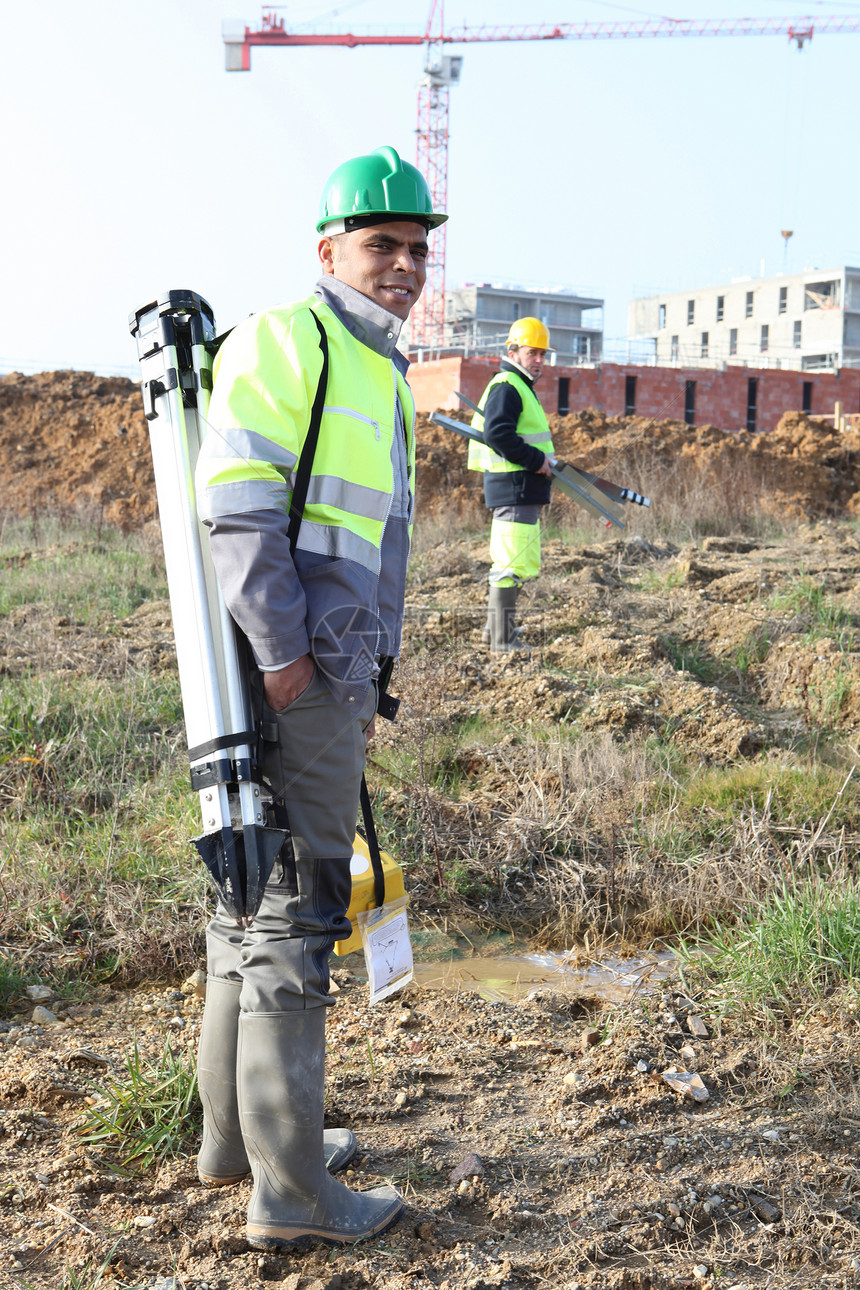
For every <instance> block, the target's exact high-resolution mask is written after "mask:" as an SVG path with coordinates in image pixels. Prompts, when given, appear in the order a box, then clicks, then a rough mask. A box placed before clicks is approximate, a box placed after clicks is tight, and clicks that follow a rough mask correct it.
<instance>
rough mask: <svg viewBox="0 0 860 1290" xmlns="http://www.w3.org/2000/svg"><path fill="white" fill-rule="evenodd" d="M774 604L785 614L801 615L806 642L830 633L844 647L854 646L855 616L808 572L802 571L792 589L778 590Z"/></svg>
mask: <svg viewBox="0 0 860 1290" xmlns="http://www.w3.org/2000/svg"><path fill="white" fill-rule="evenodd" d="M771 605H772V607H773V608H774V609H776V610H780V611H782V612H783V613H785V612H788V613H791V614H795V615H798V616H800V617H801V619H802V621H803V625H804V626H805V632H804V635H803V639H804V640H805V641H807V642H812V641H816V640H820V639H821V638H822V637H824V636H829V637H832V638H833V639H835V640H836V641H837V643H838V644H839V645H840V646H841V647H842V648H851V647H852V644H853V639H852V638H853V633H852V632H851V626H852V619H851V616H850V615H849V614H848V613H847V612H846V610H845V609H843V608H842V607H841V606H840V605H837V604H835V602H834V601H833V599H832V597H830V596H829V595H828V594H827V592H826V591H825V589H824V588H823V587H822V586H821V585H820V584H819V583H817V582H815V580H814V579H813V578H810V577H809V576H808V575H807V574H802V575H801V576H800V578H798V580H797V582H796V583H795V584H794V586H792V587H791V588H790V589H789V590H788V591H781V592H777V593H775V594H774V595H773V596H772V597H771Z"/></svg>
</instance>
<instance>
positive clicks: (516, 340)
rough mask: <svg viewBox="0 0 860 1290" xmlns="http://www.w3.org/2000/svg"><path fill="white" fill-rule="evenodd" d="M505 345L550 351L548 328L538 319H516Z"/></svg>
mask: <svg viewBox="0 0 860 1290" xmlns="http://www.w3.org/2000/svg"><path fill="white" fill-rule="evenodd" d="M505 344H507V345H528V346H529V347H530V348H531V349H551V348H552V347H551V345H550V343H549V328H548V327H546V326H545V325H544V323H542V322H541V320H540V318H518V319H517V321H516V322H515V323H512V324H511V330H510V331H509V332H508V339H507V341H506V342H505Z"/></svg>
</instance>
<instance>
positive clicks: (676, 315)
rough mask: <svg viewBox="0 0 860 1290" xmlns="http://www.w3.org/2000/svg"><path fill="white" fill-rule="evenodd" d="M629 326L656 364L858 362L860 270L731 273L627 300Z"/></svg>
mask: <svg viewBox="0 0 860 1290" xmlns="http://www.w3.org/2000/svg"><path fill="white" fill-rule="evenodd" d="M628 331H629V334H630V336H631V338H635V339H637V340H643V339H645V340H648V341H650V342H651V343H652V344H653V346H654V361H655V362H657V363H659V364H660V365H661V366H673V367H689V366H695V367H702V366H707V367H713V368H721V367H722V366H724V365H732V366H745V367H756V368H765V369H771V368H785V367H787V368H798V369H800V370H801V371H805V372H822V371H836V370H838V369H839V368H841V367H851V366H860V269H854V268H849V267H848V266H846V265H842V266H840V267H839V268H836V269H826V270H825V269H809V270H807V272H805V273H794V274H777V275H776V276H775V277H771V278H735V279H734V280H733V281H732V282H728V283H725V284H723V285H721V286H716V287H701V288H696V289H694V290H687V291H672V292H665V293H663V294H661V295H654V296H644V297H641V298H639V299H636V300H632V301H631V302H630V311H629V324H628Z"/></svg>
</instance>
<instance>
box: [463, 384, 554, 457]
mask: <svg viewBox="0 0 860 1290" xmlns="http://www.w3.org/2000/svg"><path fill="white" fill-rule="evenodd" d="M503 382H506V383H507V384H508V385H512V386H513V387H514V389H515V390H516V391H517V393H518V394H519V396H520V398H521V399H522V402H523V410H522V412H521V413H520V415H519V418H518V419H517V434H518V435H519V436H520V438H521V439H523V440H524V441H525V442H526V443H528V444H531V446H532V447H534V448H539V449H540V451H541V452H543V453H546V455H547V456H552V455H553V452H554V449H553V446H552V434H551V432H550V428H549V422H548V421H547V419H546V413H545V412H544V410H543V408H542V407H541V405H540V402H539V400H538V397H537V395H536V394H535V392H534V390H533V389H531V387H530V386H529V385H528V384H527V383H526V381H524V380H523V378H522V377H521V376H520V375H519V374H518V373H517V372H497V373H496V375H495V376H494V377H493V379H492V380H491V381H490V383H489V385H488V386H487V388H486V389H485V390H484V393H483V394H482V395H481V401H480V403H479V405H478V406H479V407H480V408H481V409H482V410H483V409H484V408H485V407H486V406H487V399H488V397H489V394H490V390H492V388H493V387H494V386H495V385H501V384H502V383H503ZM472 427H473V428H474V429H475V430H480V431H481V433H483V430H484V418H483V417H482V416H478V414H477V412H476V413H475V415H474V416H473V417H472ZM469 469H470V470H489V471H491V472H492V473H494V474H501V473H502V472H504V471H515V470H522V469H523V468H522V466H518V465H517V464H516V463H515V462H513V461H508V459H507V457H502V456H500V454H499V453H497V452H493V450H492V448H488V447H487V445H486V444H485V443H477V442H476V441H475V440H472V442H471V443H470V444H469Z"/></svg>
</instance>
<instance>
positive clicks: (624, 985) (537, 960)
mask: <svg viewBox="0 0 860 1290" xmlns="http://www.w3.org/2000/svg"><path fill="white" fill-rule="evenodd" d="M410 938H411V941H412V951H413V956H414V960H415V967H414V972H415V981H416V983H417V984H418V985H422V986H425V987H432V988H433V989H442V990H450V991H451V992H452V993H455V992H456V991H460V990H466V991H472V992H474V993H476V994H479V995H480V996H481V997H482V998H484V999H488V1000H490V1001H496V1000H509V999H524V998H528V997H529V995H532V994H537V993H540V992H541V991H547V990H551V991H553V993H556V994H565V995H569V996H570V997H572V998H573V997H581V996H585V997H587V998H595V997H599V998H601V999H609V1000H617V1001H622V1000H624V999H629V998H630V997H631V995H635V994H639V993H646V994H647V993H648V992H649V991H651V990H653V989H655V988H656V987H657V986H658V985H659V983H660V982H661V981H663V980H665V978H666V977H667V976H668V975H669V974H670V972H671V970H672V967H673V965H674V962H675V958H674V955H673V954H672V953H671V952H670V951H669V950H661V951H659V952H654V953H649V954H644V955H641V956H639V957H635V958H629V959H620V958H617V957H614V956H612V955H606V956H605V957H603V958H601V959H599V960H598V961H595V962H592V963H588V964H586V965H583V964H582V963H579V964H575V959H576V957H577V953H576V951H572V950H571V951H567V952H566V953H563V954H533V953H530V952H529V951H528V949H527V948H526V947H525V946H524V945H522V944H521V943H518V942H517V941H516V940H515V939H514V938H513V937H512V936H509V935H506V934H503V933H498V932H496V933H490V934H488V933H486V932H484V931H481V930H479V929H475V928H471V927H469V928H465V929H464V928H458V929H457V930H455V931H451V930H449V929H447V928H446V929H445V930H444V931H443V930H441V929H439V928H426V927H424V928H422V927H414V926H413V927H411V928H410ZM360 963H361V966H359V964H360ZM352 966H353V971H355V973H356V975H357V976H363V975H364V973H363V967H364V964H363V962H361V961H360V959H358V958H356V960H355V962H354V964H353V965H352Z"/></svg>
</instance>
